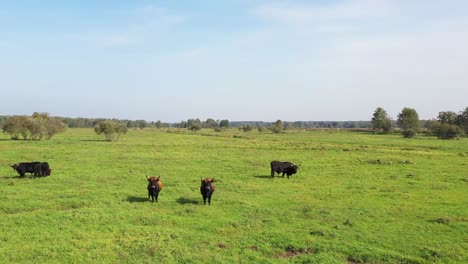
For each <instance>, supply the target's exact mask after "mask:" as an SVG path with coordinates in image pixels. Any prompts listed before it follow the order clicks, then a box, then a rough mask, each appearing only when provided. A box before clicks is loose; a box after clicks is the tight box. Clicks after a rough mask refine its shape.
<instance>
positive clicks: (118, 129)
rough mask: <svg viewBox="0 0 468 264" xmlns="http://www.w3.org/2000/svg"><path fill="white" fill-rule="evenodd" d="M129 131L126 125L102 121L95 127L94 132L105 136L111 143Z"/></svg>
mask: <svg viewBox="0 0 468 264" xmlns="http://www.w3.org/2000/svg"><path fill="white" fill-rule="evenodd" d="M127 131H128V128H127V125H126V124H125V123H123V122H117V121H112V120H104V121H101V122H99V123H98V124H97V125H96V126H95V127H94V132H96V134H98V135H100V134H104V135H105V137H106V140H109V141H116V140H118V139H119V137H120V135H122V134H126V133H127Z"/></svg>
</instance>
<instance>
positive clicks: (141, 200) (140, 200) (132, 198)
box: [127, 196, 149, 203]
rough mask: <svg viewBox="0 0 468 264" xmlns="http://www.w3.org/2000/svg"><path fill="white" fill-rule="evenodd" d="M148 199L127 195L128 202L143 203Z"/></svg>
mask: <svg viewBox="0 0 468 264" xmlns="http://www.w3.org/2000/svg"><path fill="white" fill-rule="evenodd" d="M148 201H149V200H148V198H146V197H141V196H128V197H127V202H130V203H144V202H148Z"/></svg>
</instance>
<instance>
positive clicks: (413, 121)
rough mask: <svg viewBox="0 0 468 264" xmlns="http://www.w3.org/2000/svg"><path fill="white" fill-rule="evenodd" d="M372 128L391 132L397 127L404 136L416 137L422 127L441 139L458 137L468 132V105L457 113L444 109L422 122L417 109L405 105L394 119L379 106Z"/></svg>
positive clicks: (377, 130)
mask: <svg viewBox="0 0 468 264" xmlns="http://www.w3.org/2000/svg"><path fill="white" fill-rule="evenodd" d="M371 124H372V129H373V130H374V131H375V132H381V133H390V132H392V131H393V130H394V129H395V128H399V129H400V130H401V131H402V133H403V136H404V137H407V138H411V137H414V136H415V134H416V132H419V131H421V129H422V128H424V129H425V131H426V132H427V133H429V134H432V135H435V136H437V137H438V138H440V139H451V138H457V137H459V136H461V135H463V134H468V107H466V108H465V109H464V110H462V111H460V112H458V113H455V112H452V111H442V112H439V115H438V116H437V118H435V119H431V120H426V121H425V122H423V124H422V122H421V121H420V120H419V115H418V113H417V111H416V110H415V109H412V108H408V107H405V108H403V109H402V110H401V112H400V113H399V114H398V116H397V119H396V121H394V120H393V119H392V118H391V117H390V116H389V115H388V114H387V111H385V109H383V108H382V107H377V109H375V111H374V114H373V117H372V120H371Z"/></svg>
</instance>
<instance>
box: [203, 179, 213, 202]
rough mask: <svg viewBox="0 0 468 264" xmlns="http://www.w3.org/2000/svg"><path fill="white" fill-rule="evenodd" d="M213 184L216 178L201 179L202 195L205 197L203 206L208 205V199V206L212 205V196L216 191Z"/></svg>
mask: <svg viewBox="0 0 468 264" xmlns="http://www.w3.org/2000/svg"><path fill="white" fill-rule="evenodd" d="M213 182H214V178H212V179H210V178H205V179H201V186H200V193H201V195H202V196H203V204H206V199H208V205H211V195H213V193H214V191H215V186H214V184H213Z"/></svg>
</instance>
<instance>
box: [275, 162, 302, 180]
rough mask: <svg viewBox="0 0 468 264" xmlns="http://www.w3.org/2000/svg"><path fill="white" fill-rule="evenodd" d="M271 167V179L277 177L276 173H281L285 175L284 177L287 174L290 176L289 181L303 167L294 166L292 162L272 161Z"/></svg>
mask: <svg viewBox="0 0 468 264" xmlns="http://www.w3.org/2000/svg"><path fill="white" fill-rule="evenodd" d="M270 165H271V177H275V172H276V173H278V174H280V173H283V177H284V174H286V175H287V176H288V179H289V176H291V175H293V174H295V173H297V169H299V166H301V165H294V164H292V163H291V162H288V161H285V162H283V161H276V160H274V161H272V162H271V163H270Z"/></svg>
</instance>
